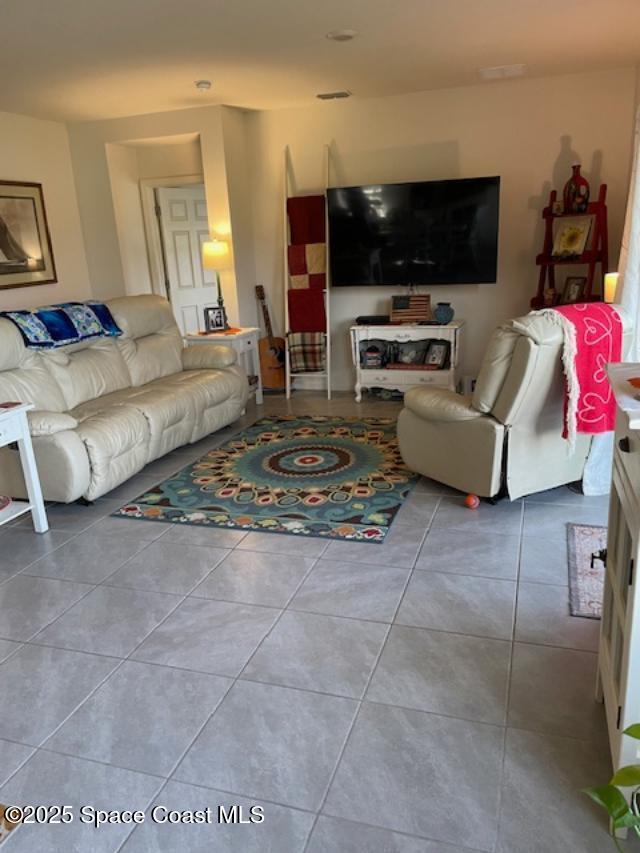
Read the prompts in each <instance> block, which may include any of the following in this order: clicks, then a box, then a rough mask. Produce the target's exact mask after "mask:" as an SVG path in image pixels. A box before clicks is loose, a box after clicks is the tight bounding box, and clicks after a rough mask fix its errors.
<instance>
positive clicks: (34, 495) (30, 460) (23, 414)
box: [0, 403, 49, 533]
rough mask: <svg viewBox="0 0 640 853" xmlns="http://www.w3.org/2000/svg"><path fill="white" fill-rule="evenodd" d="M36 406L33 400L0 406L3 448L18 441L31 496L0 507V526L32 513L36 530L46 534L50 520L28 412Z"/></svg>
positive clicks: (0, 432) (0, 431)
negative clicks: (5, 407)
mask: <svg viewBox="0 0 640 853" xmlns="http://www.w3.org/2000/svg"><path fill="white" fill-rule="evenodd" d="M33 408H34V406H33V403H21V404H20V405H19V406H15V407H14V408H12V409H2V408H0V447H6V445H7V444H12V443H13V442H17V444H18V450H19V452H20V463H21V465H22V472H23V474H24V482H25V485H26V487H27V494H28V495H29V499H28V500H26V501H12V502H11V503H10V504H9V506H8V507H5V509H2V510H0V525H3V524H6V523H7V522H8V521H11V520H12V519H14V518H17V517H18V516H19V515H24V514H25V513H27V512H30V513H31V518H32V519H33V526H34V527H35V529H36V532H37V533H46V531H47V530H48V529H49V523H48V521H47V513H46V512H45V508H44V501H43V500H42V489H41V488H40V478H39V477H38V469H37V467H36V460H35V456H34V455H33V446H32V444H31V435H30V433H29V423H28V421H27V412H28V411H29V410H30V409H33Z"/></svg>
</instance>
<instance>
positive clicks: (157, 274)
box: [139, 174, 206, 299]
mask: <svg viewBox="0 0 640 853" xmlns="http://www.w3.org/2000/svg"><path fill="white" fill-rule="evenodd" d="M139 183H140V199H141V202H142V218H143V220H144V234H145V242H146V244H147V258H148V260H149V273H150V275H151V289H152V291H153V293H156V294H157V295H158V296H164V298H165V299H167V298H168V294H167V285H166V280H165V269H164V253H163V250H162V241H161V237H160V228H159V227H158V218H157V216H156V196H155V191H156V190H157V189H159V188H163V187H167V188H172V187H181V186H186V185H188V184H203V185H204V175H203V174H198V175H174V176H171V177H167V178H140V181H139ZM205 194H206V190H205Z"/></svg>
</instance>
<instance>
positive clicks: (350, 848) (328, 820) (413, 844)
mask: <svg viewBox="0 0 640 853" xmlns="http://www.w3.org/2000/svg"><path fill="white" fill-rule="evenodd" d="M306 853H474V851H472V850H470V849H469V848H468V847H458V845H455V846H452V845H451V844H443V843H442V842H441V841H425V840H424V839H422V838H414V837H411V836H409V835H400V834H399V833H398V832H391V830H389V829H379V828H377V827H373V826H365V825H363V824H361V823H353V822H351V821H348V820H341V819H339V818H333V817H325V816H324V815H320V817H319V818H318V822H317V823H316V825H315V827H314V830H313V832H312V834H311V840H310V842H309V846H308V847H307V850H306Z"/></svg>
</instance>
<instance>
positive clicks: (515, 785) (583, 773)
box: [497, 729, 626, 853]
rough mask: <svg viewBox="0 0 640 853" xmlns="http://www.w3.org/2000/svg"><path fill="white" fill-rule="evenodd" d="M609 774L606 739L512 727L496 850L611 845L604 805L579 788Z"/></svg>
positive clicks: (545, 851)
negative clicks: (587, 740)
mask: <svg viewBox="0 0 640 853" xmlns="http://www.w3.org/2000/svg"><path fill="white" fill-rule="evenodd" d="M610 776H611V764H610V760H609V755H608V750H607V747H606V745H605V746H603V748H601V749H597V748H594V746H593V744H588V743H584V742H582V741H579V740H573V739H572V738H562V737H551V736H549V735H540V734H534V733H533V732H522V731H516V730H514V729H510V730H509V731H508V732H507V746H506V759H505V773H504V786H503V795H502V814H501V819H500V834H499V839H498V847H497V850H498V853H558V851H565V850H566V851H576V853H578V851H580V853H605V851H609V850H614V849H615V848H614V846H613V843H612V841H611V839H610V838H609V836H608V832H607V821H606V819H605V813H604V811H603V810H602V809H599V808H598V807H597V806H596V805H594V804H593V803H592V802H591V800H589V799H588V797H586V796H585V795H584V794H583V793H582V792H581V788H584V787H586V786H588V785H603V784H605V783H606V782H607V781H608V779H609V778H610ZM625 849H626V846H625Z"/></svg>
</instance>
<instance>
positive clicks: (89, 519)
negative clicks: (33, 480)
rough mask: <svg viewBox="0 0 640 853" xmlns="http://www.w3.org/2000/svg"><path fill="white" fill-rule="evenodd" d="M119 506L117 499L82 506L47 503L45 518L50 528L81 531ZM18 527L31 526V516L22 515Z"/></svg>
mask: <svg viewBox="0 0 640 853" xmlns="http://www.w3.org/2000/svg"><path fill="white" fill-rule="evenodd" d="M119 506H120V501H117V500H102V501H96V503H93V504H91V505H90V506H84V505H83V504H79V503H71V504H60V503H56V504H49V505H48V506H47V520H48V522H49V527H50V528H51V529H52V530H65V531H67V532H69V533H74V534H75V533H81V532H82V531H83V530H86V529H87V528H88V527H91V525H92V524H95V523H96V521H99V520H100V519H101V518H104V517H105V516H107V515H109V513H111V512H115V511H116V510H117V509H118V508H119ZM18 527H19V528H20V529H22V528H24V527H29V528H31V529H33V528H32V523H31V517H30V516H24V517H23V518H22V519H21V520H20V523H19V525H18Z"/></svg>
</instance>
